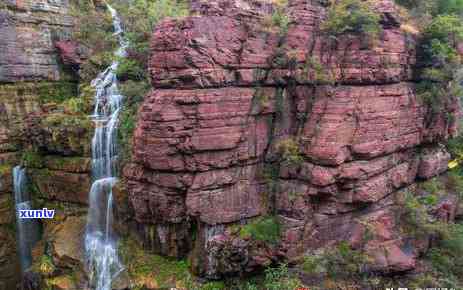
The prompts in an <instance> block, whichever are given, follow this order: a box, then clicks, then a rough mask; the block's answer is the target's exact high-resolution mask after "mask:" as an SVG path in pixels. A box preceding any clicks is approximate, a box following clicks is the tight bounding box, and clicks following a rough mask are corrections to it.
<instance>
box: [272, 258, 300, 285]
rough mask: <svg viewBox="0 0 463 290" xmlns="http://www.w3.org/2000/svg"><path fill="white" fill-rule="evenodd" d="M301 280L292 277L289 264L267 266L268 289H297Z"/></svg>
mask: <svg viewBox="0 0 463 290" xmlns="http://www.w3.org/2000/svg"><path fill="white" fill-rule="evenodd" d="M300 286H301V282H300V281H299V280H298V279H297V278H295V277H292V276H291V274H290V273H289V270H288V266H287V265H286V264H281V265H280V266H278V267H277V268H267V269H266V270H265V282H264V287H265V289H266V290H282V289H288V290H289V289H297V288H298V287H300Z"/></svg>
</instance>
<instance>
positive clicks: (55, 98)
mask: <svg viewBox="0 0 463 290" xmlns="http://www.w3.org/2000/svg"><path fill="white" fill-rule="evenodd" d="M36 89H37V92H36V93H37V96H38V98H39V100H40V102H42V103H44V104H45V103H51V102H54V103H62V102H64V101H66V100H68V99H69V98H72V97H75V96H77V84H76V83H72V82H67V81H57V82H40V83H37V86H36Z"/></svg>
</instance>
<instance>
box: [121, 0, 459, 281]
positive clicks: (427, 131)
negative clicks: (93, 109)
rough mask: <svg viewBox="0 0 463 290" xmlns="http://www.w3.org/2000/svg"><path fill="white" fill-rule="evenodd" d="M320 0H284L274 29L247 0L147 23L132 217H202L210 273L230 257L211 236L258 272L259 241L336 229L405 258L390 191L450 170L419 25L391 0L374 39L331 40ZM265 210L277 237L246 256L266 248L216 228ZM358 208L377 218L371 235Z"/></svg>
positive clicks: (384, 255)
mask: <svg viewBox="0 0 463 290" xmlns="http://www.w3.org/2000/svg"><path fill="white" fill-rule="evenodd" d="M314 2H316V1H308V0H307V1H306V0H294V1H289V5H288V8H287V13H288V16H289V17H290V19H291V24H290V26H289V29H288V32H287V34H286V35H285V36H284V37H282V36H281V35H280V34H279V33H278V32H276V31H275V28H269V27H264V26H263V25H262V20H263V18H265V16H266V15H268V13H270V12H271V7H269V6H268V4H266V5H264V4H263V3H260V2H259V1H250V0H249V1H245V0H234V1H223V0H217V1H193V3H192V7H193V9H194V11H196V12H197V13H199V16H194V17H187V18H185V19H182V20H177V21H171V20H169V21H165V22H162V23H161V24H159V25H158V26H157V28H156V30H155V31H154V33H153V38H152V44H151V52H152V55H151V60H150V73H151V79H152V85H153V86H154V89H153V91H152V92H151V93H150V94H149V95H148V96H146V98H145V100H144V103H143V105H142V106H141V108H140V111H139V115H138V120H139V121H138V124H137V128H136V131H135V137H134V150H133V160H132V164H131V165H130V166H128V167H127V168H126V170H125V176H126V177H127V179H128V187H129V191H130V202H131V204H132V207H133V208H134V209H135V210H136V211H135V212H136V216H135V218H136V221H137V222H138V223H139V224H141V225H150V224H151V225H154V224H158V225H162V226H168V227H171V228H172V227H173V225H177V226H178V227H183V230H181V232H185V231H188V230H190V228H193V227H190V226H189V225H188V224H190V225H192V224H195V225H196V226H197V227H199V228H200V229H201V230H200V231H199V233H198V235H200V236H201V237H202V238H198V239H197V240H196V243H195V245H194V247H195V252H194V256H195V257H196V258H197V259H196V260H197V263H194V267H195V268H196V270H197V271H198V272H199V273H200V274H204V275H206V276H208V275H209V274H208V273H212V272H213V273H214V274H213V275H212V274H211V275H212V276H213V277H216V276H217V275H219V276H220V273H221V270H220V269H221V268H220V267H224V266H220V267H219V266H217V267H218V268H217V267H216V268H215V269H214V271H212V272H210V267H211V264H210V263H211V261H215V260H214V259H218V260H219V261H218V262H217V263H216V264H217V265H226V264H227V263H226V260H227V259H229V258H230V257H225V256H220V255H219V254H217V253H218V250H217V249H224V248H226V249H227V251H231V252H233V251H234V250H236V251H237V252H239V253H240V255H241V256H240V257H241V258H240V261H248V260H249V261H254V262H249V263H248V264H246V262H243V263H244V264H240V267H242V268H243V269H247V270H252V269H253V267H256V268H258V267H259V265H260V266H261V265H263V264H265V263H267V261H269V257H268V253H273V254H272V255H275V256H273V258H276V257H277V256H278V257H279V258H281V257H282V256H283V257H285V258H295V257H297V256H298V255H301V254H302V253H303V252H305V251H306V250H308V249H315V248H320V247H325V246H329V245H333V244H336V243H338V242H340V241H346V240H347V241H351V244H352V246H354V247H363V248H364V249H365V250H366V251H367V252H368V251H369V249H370V250H371V251H373V252H374V253H375V255H374V259H375V263H374V264H375V270H378V271H385V272H395V271H405V270H409V269H412V268H413V267H414V266H415V258H416V257H415V256H414V254H413V253H412V252H409V251H404V250H403V248H404V246H403V243H402V239H401V237H400V236H399V234H398V231H397V221H396V220H395V218H394V214H393V209H395V208H396V207H397V204H396V202H395V199H394V198H393V195H395V194H397V192H398V191H400V190H401V189H403V188H406V187H407V186H409V185H411V184H413V183H414V182H415V180H416V178H417V177H418V178H423V179H425V178H429V177H432V176H435V175H437V174H440V173H442V172H443V171H445V170H446V166H447V164H446V162H447V161H448V158H449V155H448V153H446V152H445V151H443V150H442V149H439V146H438V143H439V142H440V141H443V140H445V139H447V138H449V136H451V135H453V134H455V133H456V131H455V124H454V122H453V123H452V121H449V118H446V116H445V113H444V112H443V113H441V114H437V115H436V116H434V118H429V114H430V112H431V111H430V109H429V108H428V107H427V106H426V105H424V104H423V103H422V102H421V101H420V99H419V98H418V97H417V95H416V93H415V84H414V83H413V79H412V73H413V69H412V68H413V66H414V64H415V59H416V57H415V56H416V52H415V50H414V45H413V44H414V39H411V38H409V37H408V36H406V34H405V33H403V32H402V31H401V30H400V28H399V27H400V23H399V22H398V20H397V19H398V18H397V17H396V14H395V10H396V8H395V5H394V4H393V1H389V0H388V1H386V0H385V1H379V2H378V5H377V6H375V9H376V10H377V11H378V12H379V13H380V14H381V16H382V22H381V23H382V25H383V31H382V33H381V35H380V37H379V39H378V41H376V42H374V43H370V44H368V43H363V42H362V38H360V37H359V36H355V35H346V36H344V37H341V38H340V39H338V41H337V42H336V43H333V42H332V41H329V40H328V37H326V36H324V35H323V34H322V33H321V31H320V26H319V23H320V22H321V21H322V20H323V18H324V17H325V14H326V8H325V7H323V6H321V5H318V4H314ZM256 5H261V6H259V7H260V9H255V8H256V7H257V6H256ZM269 9H270V10H269ZM314 64H317V65H318V66H320V67H321V68H322V69H321V71H316V70H315V69H314V68H313V67H314ZM331 83H335V84H336V85H331ZM446 109H448V111H449V112H450V114H454V115H455V116H457V115H458V114H459V108H455V107H454V108H446ZM450 119H451V118H450ZM288 140H289V141H288ZM290 141H291V142H290ZM282 144H295V146H296V150H295V151H296V152H294V150H293V151H291V152H292V153H291V154H293V155H297V156H296V157H297V158H295V160H298V161H297V162H293V163H291V162H288V161H287V160H285V156H284V154H283V156H282V154H281V152H282V146H284V145H282ZM424 144H426V149H423V150H421V151H420V150H417V147H423V146H424ZM292 157H294V156H292ZM443 211H444V210H441V212H443ZM271 212H275V213H276V214H277V216H278V219H279V220H280V223H281V227H282V230H281V241H280V243H279V244H278V245H276V246H274V247H273V248H272V250H270V249H268V251H269V252H266V253H267V254H265V255H264V254H262V255H261V254H259V255H257V254H256V257H257V256H259V257H261V259H258V258H256V259H252V258H249V259H248V258H246V257H245V256H242V255H245V254H243V253H245V252H246V251H244V250H243V247H246V245H247V243H244V244H243V242H242V240H240V239H238V238H236V237H235V236H233V235H229V234H224V231H225V229H226V228H227V227H228V226H229V225H233V224H235V225H236V224H238V225H239V224H241V223H245V222H246V221H249V219H250V218H254V217H258V216H263V215H267V214H269V213H271ZM359 220H362V221H365V220H366V221H368V223H371V224H372V225H373V226H372V229H373V240H372V241H371V242H370V243H368V244H367V245H365V243H364V242H363V240H362V238H361V236H362V235H363V233H364V231H365V226H364V225H363V224H361V223H359ZM204 228H206V229H204ZM211 229H212V230H211ZM211 233H212V234H211ZM167 235H170V236H168V237H167V239H168V240H171V241H172V240H174V241H175V240H176V239H177V238H178V237H181V236H182V235H176V234H175V233H174V232H173V231H170V232H169V233H167ZM204 236H205V238H204ZM217 236H219V237H220V238H217ZM212 237H216V238H212ZM209 241H213V242H211V243H209ZM177 242H178V244H182V245H184V244H186V242H185V240H177ZM362 243H363V244H362ZM249 244H250V245H249V247H250V248H252V245H253V244H252V243H249ZM214 249H215V250H214ZM275 249H278V250H277V251H273V250H275ZM373 249H381V250H378V251H376V250H373ZM161 252H163V253H164V254H166V255H175V253H172V252H169V251H168V250H166V251H163V250H162V249H161ZM178 252H179V251H176V253H178ZM250 252H251V251H248V252H246V253H247V254H246V255H251V254H249V253H250ZM277 252H278V255H277V254H276V253H277ZM208 253H210V254H208ZM251 256H252V255H251ZM205 257H208V259H205ZM254 258H255V257H254ZM273 258H272V259H273ZM224 259H225V262H224ZM203 260H204V261H205V260H207V261H209V262H201V261H203ZM198 261H199V262H198ZM253 263H254V264H253ZM214 265H215V264H214ZM252 265H254V266H252ZM233 269H234V270H233V271H232V270H229V269H228V270H224V272H223V273H230V272H234V271H235V270H236V268H233ZM247 270H246V271H247ZM211 275H209V276H211ZM212 276H211V277H212Z"/></svg>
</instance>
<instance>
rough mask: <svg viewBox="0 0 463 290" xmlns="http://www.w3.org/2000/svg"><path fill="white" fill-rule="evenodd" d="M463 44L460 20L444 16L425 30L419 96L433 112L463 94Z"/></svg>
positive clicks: (455, 17) (451, 16)
mask: <svg viewBox="0 0 463 290" xmlns="http://www.w3.org/2000/svg"><path fill="white" fill-rule="evenodd" d="M461 41H463V24H462V21H461V19H460V18H459V17H457V16H453V15H440V16H437V17H436V18H434V19H433V20H432V21H431V23H430V24H429V25H428V26H427V27H426V28H425V29H424V32H423V38H422V41H421V45H420V46H421V52H422V54H421V56H420V58H419V63H420V65H421V66H422V67H423V69H422V70H421V75H420V78H421V81H420V83H419V84H418V87H417V92H418V95H420V96H421V97H422V99H423V100H424V101H425V102H427V103H428V104H430V105H432V109H433V111H438V110H440V108H441V106H442V105H443V104H445V103H446V102H448V101H449V100H451V99H452V98H454V97H458V96H461V95H462V94H463V90H462V86H461V81H462V74H461V64H462V63H461V56H460V55H459V53H458V51H457V45H458V43H459V42H461Z"/></svg>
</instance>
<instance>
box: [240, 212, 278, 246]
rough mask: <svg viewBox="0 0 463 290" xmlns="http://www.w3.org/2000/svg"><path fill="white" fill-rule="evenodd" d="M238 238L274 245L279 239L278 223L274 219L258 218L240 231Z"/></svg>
mask: <svg viewBox="0 0 463 290" xmlns="http://www.w3.org/2000/svg"><path fill="white" fill-rule="evenodd" d="M240 236H241V237H243V238H247V237H249V238H252V239H254V240H257V241H263V242H268V243H276V242H277V241H278V240H279V239H280V222H279V221H278V219H277V218H276V217H262V218H258V219H256V220H254V221H252V222H250V223H248V224H247V225H244V226H243V227H242V228H241V229H240Z"/></svg>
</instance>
